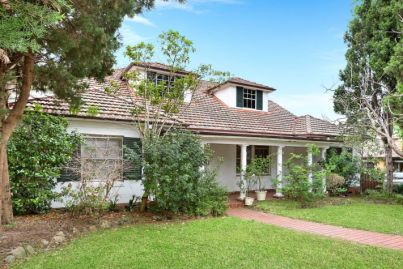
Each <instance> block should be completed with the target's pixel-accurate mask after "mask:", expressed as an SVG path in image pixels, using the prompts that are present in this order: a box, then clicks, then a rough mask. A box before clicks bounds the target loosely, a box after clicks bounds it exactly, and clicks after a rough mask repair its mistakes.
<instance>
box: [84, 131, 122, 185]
mask: <svg viewBox="0 0 403 269" xmlns="http://www.w3.org/2000/svg"><path fill="white" fill-rule="evenodd" d="M122 177H123V138H122V137H107V136H96V137H95V136H87V137H85V138H84V143H82V145H81V178H82V180H85V181H116V180H121V179H122Z"/></svg>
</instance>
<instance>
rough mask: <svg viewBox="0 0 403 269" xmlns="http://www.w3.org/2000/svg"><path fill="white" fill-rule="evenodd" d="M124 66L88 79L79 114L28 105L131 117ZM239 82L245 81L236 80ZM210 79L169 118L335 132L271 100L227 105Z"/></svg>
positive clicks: (227, 130) (253, 131) (230, 127)
mask: <svg viewBox="0 0 403 269" xmlns="http://www.w3.org/2000/svg"><path fill="white" fill-rule="evenodd" d="M125 70H127V68H122V69H117V70H116V71H115V73H114V74H113V75H111V76H110V77H108V78H106V79H105V82H98V81H96V80H94V79H88V80H86V82H87V83H88V84H89V88H88V90H87V91H86V92H85V93H84V94H83V95H82V100H83V102H84V105H83V106H82V107H81V110H80V112H79V113H78V114H76V115H72V114H71V113H70V111H69V105H68V104H67V103H66V102H63V101H60V100H57V99H56V98H55V97H52V96H49V97H43V98H36V99H32V100H31V101H30V102H29V104H28V105H29V106H33V104H35V103H37V104H40V105H42V107H43V109H44V111H45V112H48V113H51V114H58V115H64V116H72V117H85V118H98V119H108V120H125V121H131V120H132V119H133V116H132V114H131V113H130V112H131V109H132V108H133V107H134V106H135V105H138V104H139V103H140V102H138V101H140V99H139V97H137V96H135V94H134V93H133V91H132V90H131V89H130V88H129V86H128V84H127V82H125V81H123V80H122V79H120V78H121V75H122V73H123V72H125ZM235 81H237V82H238V83H240V82H245V80H241V79H239V80H238V79H237V80H235ZM112 84H114V85H118V92H117V93H116V94H108V93H107V92H105V89H106V88H108V87H110V86H111V85H112ZM212 86H214V85H212V84H211V83H210V82H207V81H205V82H202V83H201V86H200V88H199V89H198V90H197V91H196V92H195V93H194V96H193V100H192V102H191V103H190V104H188V105H186V106H185V107H184V108H183V109H182V111H181V112H180V113H179V115H178V117H177V118H175V119H172V120H175V122H180V123H181V124H184V125H186V126H188V128H189V129H191V130H193V131H197V132H199V133H206V134H207V133H208V134H228V135H242V136H265V137H285V138H299V139H322V140H323V139H327V138H328V137H331V138H334V137H335V136H337V135H338V133H339V132H338V129H337V126H336V125H334V124H332V123H330V122H328V121H325V120H321V119H318V118H315V117H312V116H309V115H306V116H300V117H298V116H296V115H294V114H292V113H291V112H289V111H288V110H286V109H285V108H283V107H281V106H280V105H278V104H277V103H275V102H273V101H269V103H268V111H258V110H246V109H240V108H234V107H228V106H227V105H225V104H224V103H223V102H222V101H221V100H220V99H218V98H217V97H216V96H215V95H214V94H212V93H211V91H210V90H211V87H212ZM90 107H96V108H98V113H97V114H96V115H90V113H88V110H89V109H90Z"/></svg>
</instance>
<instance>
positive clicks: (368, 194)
mask: <svg viewBox="0 0 403 269" xmlns="http://www.w3.org/2000/svg"><path fill="white" fill-rule="evenodd" d="M364 197H365V198H366V199H368V200H372V201H375V202H382V203H392V204H403V195H401V194H396V193H389V192H387V191H385V190H380V191H378V190H366V191H365V192H364Z"/></svg>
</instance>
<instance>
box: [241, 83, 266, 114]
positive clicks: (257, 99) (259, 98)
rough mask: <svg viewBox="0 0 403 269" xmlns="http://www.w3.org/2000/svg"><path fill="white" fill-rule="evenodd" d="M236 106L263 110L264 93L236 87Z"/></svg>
mask: <svg viewBox="0 0 403 269" xmlns="http://www.w3.org/2000/svg"><path fill="white" fill-rule="evenodd" d="M236 99H237V102H236V106H237V107H242V108H249V109H257V110H262V109H263V93H262V91H260V90H254V89H249V88H244V87H239V86H238V87H236Z"/></svg>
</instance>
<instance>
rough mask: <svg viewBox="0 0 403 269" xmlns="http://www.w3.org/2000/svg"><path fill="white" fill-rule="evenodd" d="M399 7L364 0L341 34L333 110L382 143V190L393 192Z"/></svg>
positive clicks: (402, 110)
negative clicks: (342, 57) (342, 52)
mask: <svg viewBox="0 0 403 269" xmlns="http://www.w3.org/2000/svg"><path fill="white" fill-rule="evenodd" d="M402 9H403V5H402V3H401V1H398V0H391V1H390V0H375V1H373V0H363V1H360V2H359V4H358V5H357V6H356V8H355V16H354V18H353V20H352V21H351V22H350V25H349V28H348V31H347V32H346V34H345V42H346V44H347V47H348V50H347V53H346V60H347V65H346V67H345V68H344V70H342V71H340V79H341V81H342V85H340V86H339V87H338V88H337V89H336V90H335V92H334V109H335V111H336V112H339V113H341V114H343V115H345V116H346V118H347V119H346V122H345V125H346V126H348V127H350V128H351V127H352V129H353V130H355V131H358V132H364V134H365V133H368V134H371V132H373V134H374V135H375V136H377V137H379V138H380V139H381V141H382V143H383V147H384V152H385V156H386V169H387V189H388V191H389V192H392V184H393V164H392V152H393V151H395V152H396V153H397V154H399V155H400V156H403V152H402V150H401V148H399V146H398V145H397V143H395V141H394V138H393V135H394V126H396V125H400V124H401V123H402V116H403V107H402V104H403V102H402V95H401V92H400V94H399V92H398V88H399V87H401V82H402V77H403V73H402V72H403V70H402V64H401V57H402V51H403V49H402V46H403V43H402V40H401V35H402V31H401V28H402V17H401V14H402Z"/></svg>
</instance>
